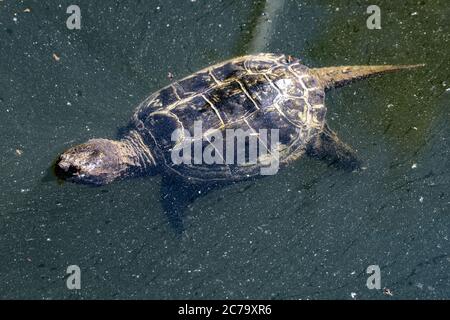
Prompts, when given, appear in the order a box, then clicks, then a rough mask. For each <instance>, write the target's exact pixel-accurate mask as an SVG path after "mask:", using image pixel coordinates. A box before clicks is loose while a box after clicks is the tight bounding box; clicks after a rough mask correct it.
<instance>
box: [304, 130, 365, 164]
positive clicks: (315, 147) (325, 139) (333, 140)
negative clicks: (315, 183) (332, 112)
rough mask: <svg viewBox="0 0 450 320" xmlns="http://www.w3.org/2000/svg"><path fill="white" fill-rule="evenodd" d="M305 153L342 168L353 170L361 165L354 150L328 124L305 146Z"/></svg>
mask: <svg viewBox="0 0 450 320" xmlns="http://www.w3.org/2000/svg"><path fill="white" fill-rule="evenodd" d="M306 153H307V154H308V155H309V156H311V157H314V158H318V159H320V160H325V161H326V162H327V163H328V164H329V165H334V166H336V167H338V168H342V169H344V170H348V171H353V170H357V169H359V168H360V167H361V161H360V160H359V159H358V157H357V156H356V152H355V151H354V150H353V149H352V148H351V147H350V146H348V145H346V144H345V143H343V142H342V141H341V140H339V138H338V137H337V135H336V133H335V132H334V131H333V130H331V129H330V128H329V127H328V124H325V126H324V129H323V131H322V132H321V133H320V134H319V136H318V137H317V139H315V140H314V141H312V142H311V143H310V144H309V145H308V146H307V149H306Z"/></svg>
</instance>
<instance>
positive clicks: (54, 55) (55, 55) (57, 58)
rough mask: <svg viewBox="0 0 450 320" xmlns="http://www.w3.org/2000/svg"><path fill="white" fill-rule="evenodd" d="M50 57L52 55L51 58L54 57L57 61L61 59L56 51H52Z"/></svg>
mask: <svg viewBox="0 0 450 320" xmlns="http://www.w3.org/2000/svg"><path fill="white" fill-rule="evenodd" d="M52 57H53V59H54V60H55V61H56V62H58V61H59V60H61V58H60V57H59V56H58V55H57V54H56V53H54V54H53V56H52Z"/></svg>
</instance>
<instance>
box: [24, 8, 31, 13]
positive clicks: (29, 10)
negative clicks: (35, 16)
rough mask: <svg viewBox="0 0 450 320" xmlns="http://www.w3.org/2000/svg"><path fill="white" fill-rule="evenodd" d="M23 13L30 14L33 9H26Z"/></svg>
mask: <svg viewBox="0 0 450 320" xmlns="http://www.w3.org/2000/svg"><path fill="white" fill-rule="evenodd" d="M23 12H25V13H30V12H31V9H30V8H26V9H25V10H23Z"/></svg>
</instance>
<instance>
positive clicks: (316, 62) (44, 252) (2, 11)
mask: <svg viewBox="0 0 450 320" xmlns="http://www.w3.org/2000/svg"><path fill="white" fill-rule="evenodd" d="M372 2H373V1H350V0H348V1H290V0H284V1H283V0H279V2H277V3H276V4H277V5H278V6H279V7H280V8H281V9H280V10H279V11H277V12H275V13H274V14H272V15H270V14H266V15H265V16H262V14H263V13H264V12H265V8H267V6H266V3H265V2H264V1H231V0H229V1H228V0H227V1H225V0H223V1H217V0H208V1H204V0H197V1H194V2H191V1H190V0H176V1H175V0H172V1H167V0H164V1H160V2H158V1H92V0H89V1H88V0H78V1H76V3H74V2H73V1H12V0H4V1H2V2H0V134H1V139H0V147H1V152H0V163H1V167H0V178H1V180H0V298H38V299H41V298H43V299H47V298H51V299H55V298H181V299H184V298H234V299H240V298H262V299H266V298H275V299H299V298H303V299H305V298H313V299H317V298H320V299H328V298H343V299H351V294H352V293H356V296H355V298H356V299H366V298H368V299H396V298H411V299H415V298H419V299H423V298H425V299H429V298H433V299H434V298H450V278H449V275H450V256H449V249H450V243H449V237H450V235H449V230H450V211H449V203H450V197H449V184H450V171H449V155H450V153H449V147H450V146H449V140H448V139H449V136H450V135H449V133H450V129H449V120H450V118H449V99H450V90H449V89H448V88H450V77H449V76H450V66H449V62H450V59H449V53H450V43H449V41H450V30H449V29H450V5H449V1H447V0H440V1H439V0H435V1H431V0H429V1H426V0H422V1H381V0H380V1H376V4H378V5H379V6H380V7H381V12H382V29H381V30H368V29H367V28H366V19H367V17H368V15H367V14H366V8H367V6H368V5H370V4H373V3H372ZM70 4H77V5H79V6H80V8H81V12H82V28H81V30H79V31H77V30H68V29H67V28H66V19H67V17H68V14H66V8H67V7H68V6H69V5H70ZM157 7H160V8H159V9H157ZM26 8H30V9H31V12H29V13H25V12H23V11H24V9H26ZM15 14H16V15H15ZM14 17H16V18H17V21H14V20H13V18H14ZM260 17H263V18H260ZM269 20H270V21H269ZM262 27H264V28H266V30H269V31H270V32H269V33H268V36H267V38H266V39H265V40H264V41H263V42H262V45H261V44H260V46H259V47H256V48H252V45H251V43H252V41H253V39H254V38H255V37H257V35H258V32H260V31H259V30H261V28H262ZM252 50H257V51H268V52H283V53H286V54H291V55H294V56H297V57H300V58H301V59H302V60H303V61H304V63H305V64H306V65H308V66H311V67H319V66H333V65H344V64H349V65H356V64H382V63H389V64H412V63H426V64H427V66H426V67H425V68H423V69H421V70H415V71H410V72H403V73H401V74H393V75H386V76H383V77H380V78H376V79H371V80H368V81H364V82H359V83H355V84H353V85H351V86H348V87H345V88H342V89H339V90H336V91H333V92H331V93H329V94H328V95H327V101H326V103H327V106H328V110H329V112H328V119H329V122H330V126H331V127H332V128H334V129H335V130H336V131H337V132H338V134H339V136H340V137H341V138H342V140H344V141H346V142H347V143H349V144H350V145H352V146H353V147H354V148H355V149H356V150H357V151H358V154H359V157H360V158H361V159H362V160H363V161H364V167H365V170H363V171H362V172H360V173H347V172H343V171H340V170H337V169H335V168H332V167H328V166H327V165H326V164H324V163H322V162H319V161H315V160H311V159H303V160H300V161H298V162H296V163H295V164H293V165H292V166H291V167H289V168H288V169H286V170H283V171H282V172H280V173H279V174H277V175H276V176H272V177H267V178H264V179H260V180H259V181H257V182H246V183H241V184H237V185H235V186H230V187H227V188H225V189H223V190H219V191H215V192H212V193H210V194H208V195H206V196H205V197H203V198H200V199H198V200H197V201H196V202H195V203H193V204H192V205H191V206H190V208H189V210H188V214H187V217H186V218H185V220H184V223H185V227H186V232H185V233H184V234H183V236H182V237H177V235H176V234H175V232H174V231H173V230H172V229H171V228H170V226H169V224H168V223H167V219H166V217H165V215H164V213H163V211H162V209H161V205H160V203H159V198H160V195H159V187H160V178H159V177H150V178H140V179H135V180H129V181H123V182H119V183H115V184H112V185H110V186H106V187H101V188H90V187H86V186H79V185H73V184H63V185H58V184H57V183H55V182H54V181H45V179H44V181H43V178H44V176H45V175H46V170H47V168H48V167H49V165H50V163H51V162H52V161H53V160H54V158H55V157H56V155H57V154H58V153H60V152H61V151H63V150H64V149H65V148H67V147H69V146H71V145H74V144H76V143H80V142H83V141H85V140H87V139H89V138H92V137H107V138H112V137H114V135H115V133H116V130H117V128H118V127H120V126H122V125H124V124H126V122H127V120H128V119H129V117H130V116H131V114H132V112H133V107H134V106H135V105H136V104H138V103H139V102H140V101H141V100H143V99H144V98H145V97H146V96H147V95H148V94H149V93H151V92H153V91H156V90H157V89H159V88H160V87H162V86H164V85H166V84H168V83H169V82H170V80H169V79H168V77H167V75H168V73H169V72H171V73H173V75H174V76H175V78H180V77H182V76H185V75H188V74H190V73H192V72H194V71H196V70H198V69H199V68H202V67H205V66H207V65H209V64H212V63H215V62H219V61H221V60H223V59H227V58H231V57H234V56H236V55H240V54H244V53H247V52H249V51H252ZM53 53H55V54H57V55H58V56H59V57H60V61H59V62H57V61H55V60H54V59H53V58H52V55H53ZM68 104H70V105H68ZM17 149H19V150H21V151H22V154H21V155H18V154H17V153H16V150H17ZM413 164H417V168H415V169H414V168H412V166H413ZM71 264H77V265H79V266H80V267H81V270H82V290H81V291H79V292H73V291H69V290H67V288H66V286H65V276H66V274H65V271H66V268H67V266H69V265H71ZM373 264H376V265H380V267H381V281H382V287H386V288H389V289H390V290H391V291H392V292H393V296H392V297H389V296H387V295H384V294H383V291H382V290H379V291H377V290H368V289H367V287H366V279H367V276H368V275H367V274H366V273H365V270H366V268H367V267H368V266H369V265H373Z"/></svg>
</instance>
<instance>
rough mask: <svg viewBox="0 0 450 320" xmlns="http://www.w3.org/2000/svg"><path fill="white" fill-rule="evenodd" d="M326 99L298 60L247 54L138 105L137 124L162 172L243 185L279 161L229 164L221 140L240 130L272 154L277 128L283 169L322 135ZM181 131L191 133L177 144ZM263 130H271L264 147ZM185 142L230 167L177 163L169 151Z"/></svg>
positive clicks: (176, 85)
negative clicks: (198, 128)
mask: <svg viewBox="0 0 450 320" xmlns="http://www.w3.org/2000/svg"><path fill="white" fill-rule="evenodd" d="M324 97H325V94H324V90H323V88H322V87H320V85H319V82H318V81H317V79H316V78H315V77H314V76H313V75H312V74H311V73H310V72H309V69H308V68H307V67H306V66H304V65H302V64H301V63H300V61H299V60H297V59H295V58H292V57H290V56H285V55H275V54H258V55H248V56H243V57H239V58H236V59H232V60H228V61H225V62H222V63H219V64H216V65H214V66H211V67H209V68H206V69H203V70H201V71H199V72H196V73H194V74H192V75H190V76H188V77H186V78H184V79H182V80H179V81H177V82H174V83H172V84H171V85H169V86H167V87H165V88H163V89H161V90H160V91H158V92H155V93H154V94H152V95H151V96H149V97H148V98H147V99H146V100H145V101H144V102H142V103H141V104H140V105H139V107H138V108H137V110H136V112H135V114H134V117H133V119H132V122H133V125H134V126H135V127H136V129H137V130H138V131H139V132H140V133H141V135H142V137H143V138H144V141H145V143H147V144H148V146H149V148H150V149H151V150H153V153H154V154H155V157H156V159H157V161H158V162H159V164H160V166H161V167H162V169H164V170H168V171H169V172H173V173H176V174H179V175H180V176H182V177H184V178H186V179H190V180H241V179H245V178H248V177H250V176H254V175H258V174H260V169H261V166H263V164H264V163H266V164H267V160H268V159H267V156H268V157H269V158H270V157H273V156H274V155H271V154H270V153H269V154H268V155H266V159H259V158H258V161H257V162H256V163H253V164H242V163H240V164H239V163H237V162H236V161H229V159H225V157H224V155H226V154H227V155H228V153H227V152H230V150H226V149H227V146H226V143H225V142H224V143H223V148H222V149H220V150H219V148H218V147H217V146H218V145H219V144H214V143H213V142H214V141H217V140H216V139H220V137H218V136H221V137H222V138H223V139H226V137H227V135H229V134H231V133H230V132H232V131H229V130H228V129H234V130H238V129H242V130H244V131H246V132H250V136H252V137H255V139H257V140H258V142H260V143H263V144H265V145H266V146H267V148H268V150H271V148H275V146H272V145H271V142H270V141H271V133H272V132H273V131H271V129H277V132H278V141H279V143H278V144H277V146H276V150H278V159H279V164H280V165H281V166H282V165H285V164H287V163H289V162H290V161H292V160H295V159H297V158H299V157H300V156H301V155H303V153H304V152H305V148H306V145H307V144H308V142H309V141H310V140H311V139H313V138H314V137H315V136H316V135H317V134H318V133H319V132H320V131H321V130H322V129H323V125H324V121H325V113H326V108H325V106H324ZM197 121H201V124H202V128H201V129H202V130H201V132H202V134H201V135H198V134H197V135H196V132H195V124H196V122H197ZM197 124H198V122H197ZM176 129H179V130H180V131H179V132H185V133H186V134H184V135H181V136H178V137H177V138H176V139H174V137H173V133H174V132H175V130H176ZM262 129H265V130H267V139H263V140H264V141H263V140H261V139H262V138H261V135H260V133H261V132H262V131H261V130H262ZM189 136H190V137H192V138H191V139H189ZM212 136H214V139H212V138H211V137H212ZM186 139H189V140H186ZM249 139H250V138H249ZM223 141H225V140H223ZM186 142H188V143H192V145H193V146H194V144H195V145H196V146H197V148H200V146H201V148H202V151H205V150H207V148H214V151H213V153H214V154H215V155H216V156H219V157H222V158H223V160H224V161H222V163H219V164H208V163H204V162H202V161H199V162H198V163H194V162H195V161H192V163H191V164H189V163H186V164H175V163H174V161H172V155H171V152H172V151H173V150H174V148H176V147H177V146H179V145H181V144H182V143H186ZM247 145H248V141H247V144H246V146H247ZM194 148H195V146H194ZM233 148H237V146H234V147H233ZM234 151H236V150H234ZM230 154H231V153H230ZM234 154H236V153H234ZM260 160H261V161H260ZM263 160H265V161H263ZM269 160H270V159H269ZM224 162H227V163H228V162H229V164H226V163H224Z"/></svg>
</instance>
